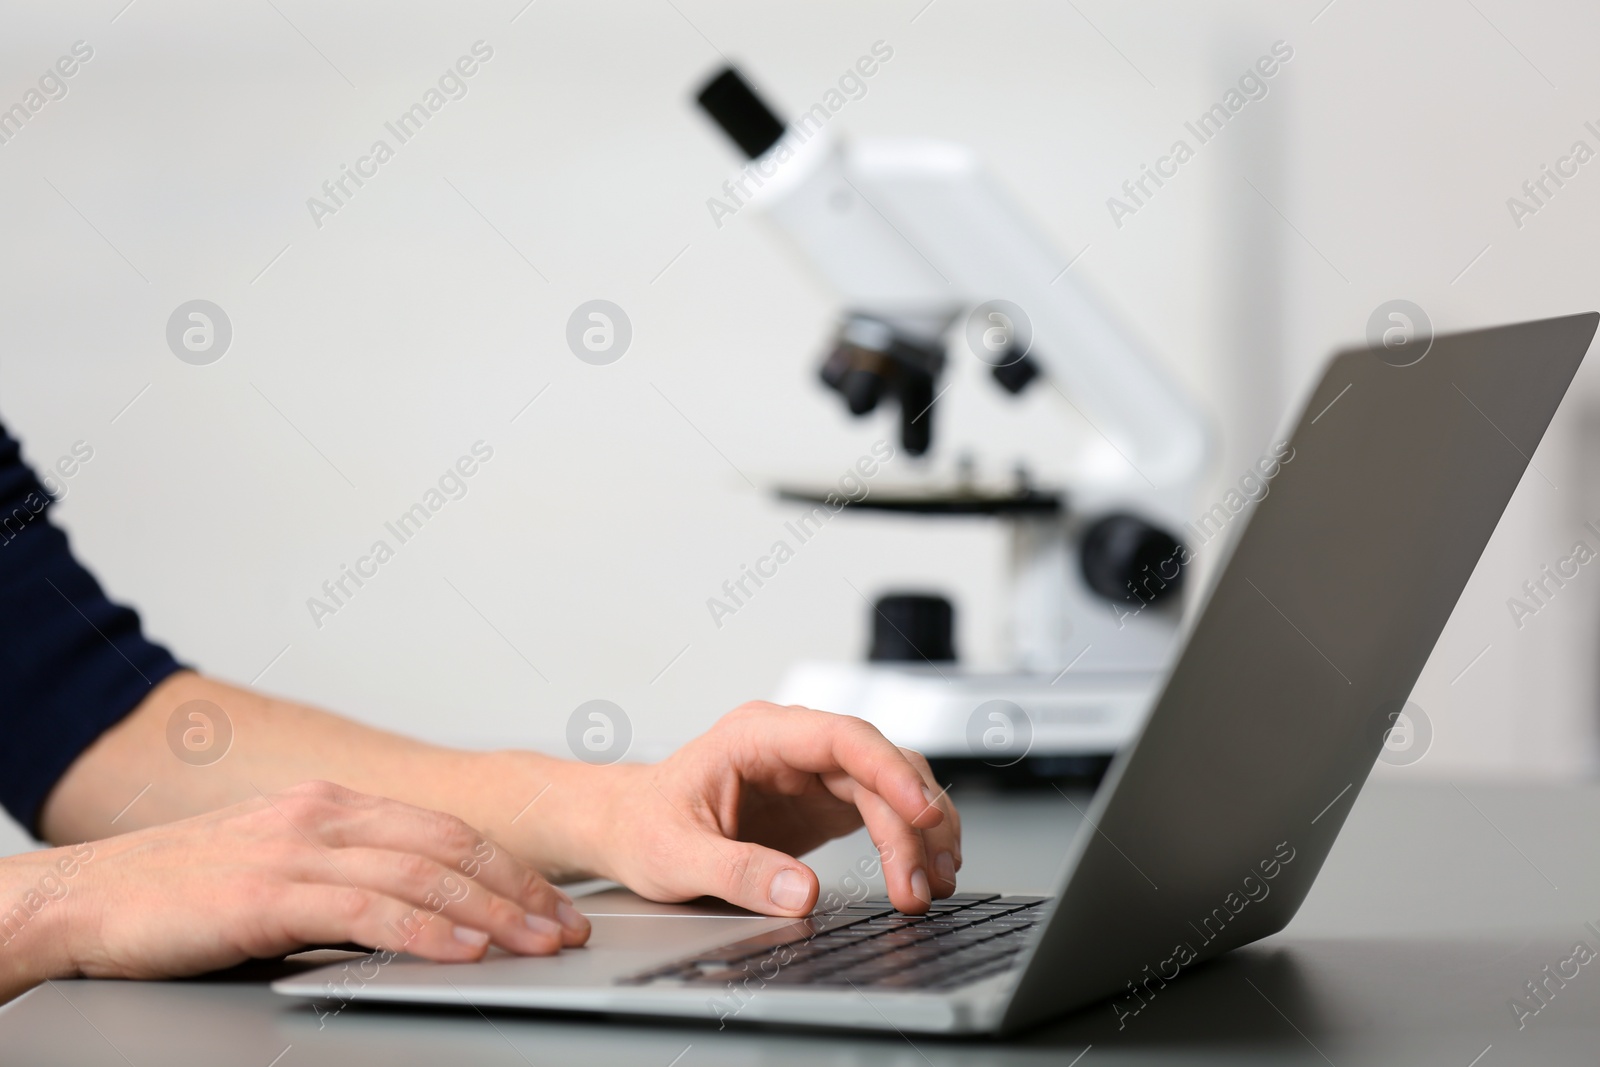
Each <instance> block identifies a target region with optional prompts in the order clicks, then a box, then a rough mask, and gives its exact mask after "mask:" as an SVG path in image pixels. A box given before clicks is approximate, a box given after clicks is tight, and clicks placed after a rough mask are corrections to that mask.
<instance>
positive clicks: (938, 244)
mask: <svg viewBox="0 0 1600 1067" xmlns="http://www.w3.org/2000/svg"><path fill="white" fill-rule="evenodd" d="M696 99H697V100H698V102H699V104H700V106H701V107H702V108H703V109H704V111H705V112H706V113H707V114H708V115H709V116H710V117H711V118H712V120H713V121H715V122H716V124H717V125H718V126H720V127H721V129H722V130H723V131H724V132H725V133H726V134H727V135H728V136H729V138H731V139H732V141H733V142H734V143H735V144H736V145H737V146H738V147H739V148H740V149H741V150H742V151H743V153H744V155H745V156H746V157H747V162H746V163H745V166H744V168H743V171H742V172H741V175H740V177H739V179H738V181H737V183H736V188H737V189H738V191H740V192H741V193H747V194H748V197H747V201H748V203H749V204H750V205H751V206H753V207H754V208H756V209H757V210H758V211H759V212H760V213H761V214H762V215H764V216H765V218H766V219H768V220H769V221H770V222H771V223H772V224H773V225H774V226H775V228H776V230H777V231H779V232H780V233H781V234H782V235H783V236H784V237H785V238H787V240H788V242H789V243H790V244H791V246H792V247H793V248H795V249H796V250H797V251H798V252H799V254H800V256H801V257H802V258H803V259H804V260H805V261H806V262H807V263H808V264H809V265H810V266H811V267H812V268H813V269H814V270H815V271H816V273H817V274H819V275H820V277H821V279H822V281H823V282H824V283H825V284H826V285H827V286H828V287H829V288H830V289H831V290H832V291H833V292H834V293H835V294H836V295H837V297H838V300H839V303H840V306H841V315H840V323H839V326H838V330H837V333H836V335H835V336H834V339H833V342H832V344H831V346H830V347H829V349H828V351H827V353H826V355H825V357H824V359H823V361H822V365H821V370H820V378H821V381H822V383H823V384H824V385H825V386H826V387H827V388H828V389H830V390H832V391H833V392H835V393H837V394H838V395H839V397H840V398H841V400H842V401H843V402H844V404H845V405H846V406H847V407H848V409H849V410H850V411H851V412H852V413H853V414H855V415H857V416H862V417H867V416H869V415H870V414H871V413H873V412H875V411H878V410H879V409H884V408H889V409H897V410H896V419H897V423H898V426H897V431H898V437H899V441H900V444H901V448H902V450H903V452H904V453H905V454H908V455H909V456H911V457H926V456H928V453H929V451H930V449H931V448H932V445H933V427H934V425H935V417H934V416H935V410H934V409H935V406H936V404H937V402H938V397H939V396H940V391H939V381H940V378H941V376H942V375H943V374H944V373H945V372H946V370H947V361H949V360H951V359H958V358H976V359H979V360H981V361H982V362H983V363H984V364H987V367H988V371H987V376H988V377H991V378H992V379H993V382H994V384H995V387H996V388H998V389H1001V390H1004V391H1005V392H1006V393H1008V394H1019V393H1021V392H1023V391H1024V390H1027V389H1041V388H1043V389H1049V390H1051V391H1053V392H1055V393H1058V394H1059V398H1060V399H1061V400H1062V401H1063V402H1064V405H1066V406H1069V407H1070V408H1071V409H1076V417H1078V418H1081V419H1084V420H1086V421H1087V422H1088V424H1089V426H1090V427H1092V429H1093V431H1094V433H1095V435H1096V437H1095V439H1096V440H1098V441H1101V442H1103V443H1104V444H1106V445H1109V446H1110V448H1111V449H1114V450H1115V451H1114V458H1113V461H1112V462H1111V463H1109V464H1102V465H1101V466H1102V468H1103V469H1102V470H1101V471H1100V473H1098V474H1097V475H1095V476H1093V477H1085V478H1083V479H1081V484H1078V483H1075V484H1073V485H1072V486H1071V487H1070V491H1068V488H1067V487H1063V488H1062V489H1057V490H1051V489H1041V488H1039V487H1036V486H1034V485H1032V484H1031V483H1030V481H1029V480H1028V479H1027V478H1026V477H1025V476H1021V475H1019V477H1018V479H1017V480H1016V482H1015V484H1012V485H1009V486H1004V487H999V488H995V487H989V488H983V487H980V486H978V485H976V484H974V483H973V481H972V480H971V479H970V478H968V477H965V476H958V477H957V478H956V479H954V481H953V482H951V483H950V484H948V485H939V484H935V485H932V486H929V485H923V486H920V487H917V488H912V489H904V490H900V491H895V490H891V489H887V488H875V489H874V490H873V492H872V493H871V494H870V495H869V496H867V497H866V498H865V499H863V500H861V501H859V502H856V503H852V504H851V505H850V506H849V507H848V508H846V509H845V510H847V511H848V510H865V509H876V510H879V511H889V512H895V513H900V514H908V515H917V516H923V517H925V518H926V519H927V520H928V521H938V519H939V518H940V517H942V516H975V515H978V516H989V517H992V518H993V519H994V520H995V521H999V522H1003V523H1006V524H1007V525H1008V527H1009V534H1010V564H1011V565H1010V590H1009V646H1010V647H1009V655H1008V658H1009V663H1008V665H1007V668H1006V669H1004V670H1001V671H975V670H969V669H966V668H964V667H963V666H962V665H961V664H960V662H959V660H958V659H957V655H956V648H955V642H954V638H953V631H954V611H955V609H954V606H953V605H952V604H951V603H950V601H949V600H948V599H946V598H944V597H943V596H941V595H938V594H937V593H928V592H926V591H904V592H889V593H887V594H885V595H883V596H881V597H880V598H879V600H878V601H877V603H876V604H874V605H873V611H872V623H873V625H872V632H873V640H872V647H871V650H870V652H869V653H868V657H867V660H866V661H865V662H858V663H822V662H815V663H799V664H796V665H795V666H794V667H792V668H791V670H790V671H789V672H788V674H787V676H786V677H785V678H784V680H783V681H782V683H781V685H780V691H779V692H778V693H777V695H776V696H777V699H778V700H779V701H780V702H781V703H794V704H805V705H808V706H811V707H818V708H825V709H828V710H830V711H837V712H842V713H848V714H853V715H858V716H860V717H862V718H864V719H867V720H868V721H870V722H872V723H874V724H875V725H876V726H878V727H879V728H880V729H881V730H882V731H883V732H884V733H885V734H886V735H887V736H888V737H889V738H890V739H891V740H893V741H894V742H895V743H897V744H900V745H904V746H907V747H911V748H916V749H918V750H920V751H922V752H923V753H924V754H925V755H927V756H928V758H929V760H930V761H931V762H932V763H934V765H935V769H936V771H938V772H939V773H941V774H942V775H943V774H949V775H952V776H955V777H961V776H964V775H967V774H971V773H972V772H977V773H979V774H981V775H982V776H983V777H987V778H992V779H998V780H999V781H1000V782H1001V783H1003V784H1025V783H1027V782H1030V781H1040V780H1057V779H1062V778H1068V779H1076V778H1085V779H1093V778H1095V777H1097V776H1098V774H1099V773H1100V772H1101V771H1103V769H1104V767H1105V766H1106V765H1107V763H1108V762H1109V759H1110V757H1111V756H1112V755H1113V754H1114V753H1115V752H1116V751H1117V750H1118V749H1119V748H1120V747H1121V746H1123V745H1124V744H1126V743H1127V742H1128V741H1130V740H1131V739H1132V737H1133V736H1134V734H1135V733H1136V731H1137V730H1138V728H1139V726H1140V725H1141V723H1142V722H1143V719H1144V716H1145V714H1146V712H1147V711H1148V709H1149V707H1150V705H1151V704H1152V702H1153V700H1154V698H1155V695H1156V687H1157V686H1158V685H1159V683H1160V681H1161V679H1162V677H1163V675H1164V671H1165V668H1166V666H1167V663H1168V661H1169V659H1170V657H1171V656H1172V654H1173V652H1174V643H1175V639H1176V635H1177V630H1178V625H1179V621H1180V616H1181V608H1182V601H1183V588H1184V577H1185V569H1184V563H1185V562H1186V561H1187V559H1188V553H1187V551H1185V548H1184V546H1183V545H1182V544H1181V542H1180V541H1179V540H1178V537H1177V536H1176V535H1175V534H1174V533H1172V532H1171V531H1174V530H1179V529H1181V528H1182V524H1183V522H1184V519H1185V516H1186V515H1187V514H1188V513H1189V508H1190V506H1191V504H1192V503H1193V497H1194V494H1195V492H1196V491H1197V489H1198V487H1199V483H1200V480H1201V478H1202V477H1203V475H1204V473H1205V467H1206V461H1207V452H1208V445H1209V441H1208V433H1207V429H1206V425H1205V422H1204V420H1203V418H1202V417H1201V415H1200V414H1199V412H1198V411H1197V410H1196V409H1195V408H1194V407H1193V406H1192V404H1191V403H1190V402H1189V400H1188V399H1187V398H1186V397H1185V396H1184V395H1183V393H1182V392H1181V390H1180V389H1178V388H1177V387H1176V385H1175V384H1174V383H1173V382H1172V381H1171V380H1170V379H1169V378H1168V377H1167V376H1166V375H1165V374H1164V373H1163V372H1162V370H1161V369H1160V368H1159V367H1158V366H1157V365H1156V364H1155V363H1154V362H1153V361H1152V360H1151V359H1150V357H1149V356H1148V355H1147V354H1146V353H1145V351H1144V350H1143V349H1142V348H1141V347H1140V345H1139V344H1138V343H1137V342H1136V340H1135V339H1134V337H1133V336H1132V335H1131V334H1130V333H1129V332H1128V331H1126V330H1125V329H1123V328H1122V327H1121V325H1120V324H1118V323H1117V322H1116V321H1114V320H1113V318H1112V317H1111V316H1110V315H1109V314H1107V312H1106V310H1105V309H1104V308H1103V307H1101V306H1100V304H1099V303H1097V302H1096V301H1095V300H1094V299H1093V298H1092V297H1091V296H1090V295H1089V294H1088V293H1086V292H1085V291H1084V289H1083V288H1082V287H1080V286H1079V285H1078V284H1077V283H1076V282H1075V281H1074V280H1073V278H1072V277H1071V276H1070V275H1068V273H1067V271H1066V270H1065V268H1064V264H1065V263H1066V260H1065V259H1064V257H1062V256H1061V255H1060V254H1058V253H1057V252H1056V251H1055V250H1054V249H1053V248H1051V247H1050V245H1049V244H1048V243H1047V242H1046V241H1045V240H1044V239H1043V238H1042V237H1041V235H1040V233H1039V231H1038V230H1037V228H1036V227H1034V226H1033V225H1031V224H1030V223H1029V222H1028V221H1027V220H1026V218H1025V217H1024V216H1023V215H1022V214H1021V212H1020V211H1019V210H1018V209H1017V208H1016V207H1015V206H1014V205H1013V204H1012V203H1011V202H1010V201H1009V200H1008V198H1007V197H1006V196H1005V195H1004V194H1003V193H1002V191H1001V190H1000V189H999V188H998V187H996V186H995V185H994V184H993V183H992V182H991V181H990V180H989V179H988V178H987V176H986V175H985V174H984V172H983V170H982V169H981V167H980V166H979V164H978V161H977V160H976V159H975V158H974V156H973V154H972V153H971V152H970V151H969V150H967V149H966V148H964V147H962V146H960V145H957V144H950V143H946V142H941V141H934V140H926V139H908V138H890V139H861V140H856V141H846V140H844V139H841V138H837V137H834V136H832V131H831V128H830V127H829V126H827V125H825V124H824V122H823V121H822V119H824V118H825V116H820V117H819V116H818V115H816V114H815V112H816V111H817V108H813V109H811V111H810V112H807V113H804V114H802V116H801V118H800V120H798V121H797V122H796V123H794V124H792V125H790V124H786V123H784V122H783V121H781V120H780V119H779V118H778V117H777V116H776V115H775V114H774V113H773V111H772V109H771V108H769V107H768V106H767V105H766V104H765V103H764V102H763V101H762V100H761V99H760V97H759V96H758V95H757V94H756V93H755V91H754V90H753V89H752V88H751V86H750V85H749V83H748V82H746V81H745V79H744V78H743V77H742V76H741V74H740V73H739V72H738V71H737V70H735V69H733V68H731V67H730V68H726V69H723V70H721V71H720V72H718V73H717V74H716V75H715V76H714V77H712V78H711V79H710V80H709V81H708V82H707V83H705V85H704V86H703V87H702V88H701V90H700V92H699V93H698V95H697V98H696ZM820 106H821V105H819V107H820ZM808 120H809V121H808ZM740 206H741V208H742V207H743V204H741V205H740ZM1107 454H1108V455H1112V454H1111V453H1107ZM919 462H921V463H927V462H928V461H927V460H926V459H922V460H920V461H919ZM779 491H780V495H782V496H784V497H786V498H789V499H795V500H802V501H814V500H820V499H821V498H822V494H820V493H814V492H810V491H808V490H805V489H803V488H793V487H789V488H783V489H780V490H779Z"/></svg>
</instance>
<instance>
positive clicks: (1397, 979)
mask: <svg viewBox="0 0 1600 1067" xmlns="http://www.w3.org/2000/svg"><path fill="white" fill-rule="evenodd" d="M1074 799H1075V800H1076V801H1077V802H1078V803H1079V804H1081V803H1082V800H1083V798H1081V797H1077V798H1074ZM962 810H963V813H964V817H965V822H966V848H965V852H966V857H967V867H966V870H964V871H963V873H962V883H963V888H971V889H983V888H994V889H1005V890H1015V891H1026V890H1040V889H1045V890H1048V889H1049V888H1050V886H1051V883H1052V881H1053V879H1054V875H1055V872H1056V867H1057V864H1058V863H1059V860H1060V857H1061V855H1062V854H1063V853H1064V851H1065V849H1066V847H1067V844H1068V843H1069V841H1070V840H1071V838H1072V835H1073V834H1074V833H1076V832H1077V831H1078V829H1079V826H1080V817H1079V816H1078V814H1077V811H1076V809H1075V807H1074V806H1073V804H1072V803H1071V802H1069V800H1068V799H1067V798H1065V797H1062V796H1057V795H1054V794H1047V795H1045V796H1030V797H1025V798H1021V799H1015V798H1002V797H980V796H973V797H967V798H963V799H962ZM1597 838H1600V787H1591V786H1577V787H1557V786H1516V787H1514V786H1505V785H1496V786H1490V785H1465V784H1463V785H1454V784H1449V783H1432V784H1411V783H1407V782H1382V783H1373V784H1370V785H1369V786H1368V787H1367V789H1366V790H1365V791H1364V792H1363V794H1362V795H1361V797H1360V799H1359V800H1358V801H1357V803H1356V804H1355V806H1354V808H1353V810H1352V813H1351V816H1350V819H1349V822H1348V823H1347V825H1346V827H1345V831H1344V833H1343V835H1342V836H1341V838H1340V839H1339V841H1338V843H1337V844H1336V846H1335V847H1334V850H1333V853H1332V855H1331V856H1330V857H1329V860H1328V863H1327V866H1326V867H1325V868H1324V870H1323V874H1322V876H1321V878H1320V879H1319V880H1318V882H1317V884H1316V886H1315V887H1314V888H1313V890H1312V892H1311V895H1310V897H1309V898H1308V899H1307V901H1306V904H1305V906H1304V908H1303V909H1302V910H1301V912H1300V914H1299V915H1298V916H1297V917H1296V918H1295V921H1294V922H1293V923H1292V924H1291V925H1290V926H1289V927H1288V929H1286V930H1285V931H1284V932H1283V933H1281V934H1279V935H1277V936H1275V937H1272V938H1269V939H1267V940H1265V941H1262V942H1259V943H1258V944H1256V945H1253V946H1250V947H1248V948H1246V949H1244V950H1241V951H1240V952H1237V953H1234V954H1233V955H1232V956H1230V957H1227V958H1225V959H1223V960H1220V961H1218V962H1216V963H1213V964H1210V965H1207V966H1203V967H1198V968H1196V969H1195V970H1194V971H1193V972H1189V973H1187V976H1186V977H1184V978H1182V979H1180V980H1179V981H1177V982H1175V983H1173V984H1172V985H1171V986H1170V987H1169V988H1167V989H1166V990H1163V991H1162V992H1161V993H1160V995H1159V998H1158V999H1155V1000H1153V1001H1152V1002H1151V1003H1150V1004H1149V1006H1148V1007H1147V1008H1146V1009H1145V1010H1144V1011H1143V1012H1141V1013H1140V1014H1139V1015H1138V1016H1136V1017H1134V1018H1132V1019H1130V1020H1128V1022H1127V1025H1126V1027H1125V1028H1124V1029H1121V1030H1119V1029H1118V1027H1117V1021H1116V1018H1115V1016H1114V1014H1113V1013H1112V1011H1111V1010H1110V1009H1109V1008H1108V1007H1106V1006H1104V1005H1101V1006H1096V1007H1091V1008H1089V1009H1086V1010H1084V1011H1081V1012H1078V1013H1076V1014H1074V1015H1071V1016H1068V1017H1066V1018H1064V1019H1062V1020H1059V1021H1057V1022H1055V1023H1052V1024H1050V1025H1047V1026H1045V1027H1043V1028H1040V1029H1037V1030H1033V1031H1030V1032H1028V1033H1026V1034H1023V1035H1021V1036H1020V1037H1018V1038H1015V1039H1012V1040H1009V1041H1005V1042H999V1041H993V1040H987V1039H962V1040H950V1039H936V1038H928V1037H923V1036H915V1037H913V1038H911V1039H907V1038H905V1037H901V1036H898V1035H896V1034H892V1033H890V1034H882V1035H876V1034H874V1035H861V1034H854V1033H838V1032H833V1033H829V1032H822V1033H809V1032H800V1031H773V1030H757V1029H750V1028H744V1029H739V1028H732V1027H730V1028H729V1029H726V1030H722V1031H718V1030H716V1029H714V1028H712V1027H710V1026H708V1025H702V1024H698V1023H694V1024H689V1023H665V1024H663V1023H657V1022H650V1021H630V1020H620V1019H596V1018H592V1017H589V1018H585V1017H578V1016H539V1015H532V1014H526V1013H505V1012H491V1013H489V1014H487V1015H485V1014H482V1013H479V1012H477V1011H476V1010H474V1009H472V1008H470V1007H462V1008H460V1009H450V1008H446V1009H433V1010H418V1009H415V1008H405V1007H401V1008H392V1007H384V1006H378V1005H351V1006H349V1007H347V1008H346V1009H345V1010H344V1011H343V1012H342V1013H340V1014H339V1015H338V1016H337V1017H335V1018H330V1019H328V1020H326V1022H325V1025H323V1026H322V1027H321V1028H319V1026H318V1019H317V1016H316V1015H315V1014H314V1013H313V1012H312V1011H310V1010H309V1009H308V1008H306V1007H304V1006H302V1005H301V1004H298V1003H296V1002H294V1001H291V1000H288V999H285V998H282V997H278V996H276V995H274V994H272V993H271V992H269V991H268V989H267V988H266V983H267V981H269V980H270V979H271V978H273V977H276V976H277V975H279V974H283V973H287V972H286V971H285V968H286V967H290V966H294V964H292V963H285V962H276V963H270V964H259V965H252V966H249V967H245V968H240V969H238V970H235V971H232V972H228V973H226V974H223V975H217V976H211V977H208V978H204V979H199V980H193V981H183V982H150V983H141V982H107V981H70V982H55V983H50V984H49V985H46V986H42V987H40V988H38V989H35V990H33V991H32V992H30V993H28V994H27V995H25V996H24V997H21V998H19V999H18V1000H16V1001H14V1002H12V1003H11V1004H10V1005H8V1006H7V1007H5V1008H4V1009H0V1062H4V1063H6V1064H29V1065H32V1064H64V1065H72V1067H93V1065H99V1064H107V1065H116V1067H128V1065H130V1064H131V1065H137V1067H144V1065H146V1064H151V1065H154V1064H161V1065H164V1067H166V1065H170V1067H182V1065H187V1064H232V1065H244V1067H309V1065H315V1064H330V1065H335V1064H336V1065H339V1067H350V1065H353V1064H359V1063H376V1064H383V1065H385V1067H406V1065H410V1064H437V1063H452V1064H453V1063H463V1064H465V1063H470V1064H474V1065H478V1064H484V1065H493V1064H505V1065H508V1067H523V1065H538V1067H545V1065H551V1064H566V1063H582V1064H584V1065H585V1067H605V1065H610V1064H624V1065H627V1067H712V1065H723V1064H727V1065H735V1064H738V1065H743V1064H750V1063H760V1064H774V1065H777V1064H791V1063H792V1064H806V1065H815V1064H841V1065H855V1064H871V1065H872V1067H942V1065H944V1064H976V1065H982V1064H996V1065H1000V1064H1046V1063H1049V1064H1061V1065H1073V1064H1076V1065H1080V1067H1102V1065H1106V1064H1113V1063H1114V1064H1156V1063H1160V1064H1168V1063H1182V1064H1190V1063H1206V1064H1279V1063H1292V1064H1321V1065H1326V1064H1334V1065H1336V1067H1354V1065H1361V1064H1384V1065H1388V1064H1440V1065H1450V1067H1499V1065H1501V1064H1509V1063H1541V1064H1561V1063H1584V1064H1593V1063H1594V1062H1596V1060H1597V1058H1600V958H1597V959H1596V961H1595V962H1593V963H1590V964H1588V965H1569V966H1567V972H1568V973H1569V974H1570V973H1571V970H1572V968H1573V967H1574V966H1576V968H1577V972H1578V973H1577V975H1576V977H1571V978H1570V979H1568V980H1565V981H1564V983H1563V981H1562V980H1561V979H1560V978H1559V977H1554V978H1552V977H1550V976H1549V975H1550V974H1552V973H1553V971H1552V972H1545V971H1544V970H1543V969H1544V968H1545V967H1547V966H1549V967H1551V968H1553V969H1557V968H1561V967H1562V966H1563V961H1565V960H1568V959H1569V958H1570V957H1571V956H1572V950H1573V946H1574V943H1575V942H1578V941H1580V940H1581V941H1584V942H1586V943H1587V945H1588V946H1589V947H1590V948H1592V949H1594V950H1595V951H1596V952H1600V934H1597V933H1595V932H1594V931H1592V930H1591V929H1590V928H1589V927H1587V926H1586V925H1585V923H1586V922H1593V923H1594V927H1595V930H1600V849H1597V848H1595V847H1593V842H1594V841H1595V840H1596V839H1597ZM869 847H870V846H869V845H868V844H867V843H866V841H865V839H864V838H855V837H852V838H846V839H844V840H842V841H839V842H835V843H834V844H832V845H829V846H828V847H827V848H825V849H823V850H821V851H820V852H819V853H817V854H816V855H815V856H814V858H813V859H814V865H815V866H816V867H817V869H818V872H819V874H822V876H823V879H824V885H827V884H829V879H830V878H832V877H836V875H837V873H838V872H843V871H845V870H846V869H847V868H848V867H849V866H850V865H851V864H852V863H853V862H854V861H855V860H856V859H857V858H858V857H859V856H860V855H862V854H863V853H864V851H865V850H866V849H867V848H869ZM1535 979H1542V980H1543V981H1544V982H1545V987H1546V989H1548V990H1549V992H1547V993H1546V994H1545V1000H1544V1003H1543V1005H1542V1006H1540V1005H1539V1002H1538V1001H1535V1000H1532V999H1531V998H1529V996H1528V993H1527V991H1526V989H1525V987H1524V983H1525V982H1528V981H1530V980H1535ZM1514 998H1520V999H1521V1000H1523V1001H1524V1002H1525V1004H1526V1005H1527V1006H1529V1007H1532V1006H1538V1011H1537V1012H1531V1011H1526V1010H1525V1013H1524V1014H1523V1015H1522V1017H1521V1018H1520V1020H1519V1017H1518V1015H1517V1013H1516V1012H1515V1011H1514V1010H1513V1008H1512V1007H1511V1004H1512V1001H1513V999H1514ZM1519 1021H1520V1022H1521V1024H1522V1025H1521V1026H1520V1028H1519Z"/></svg>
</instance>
